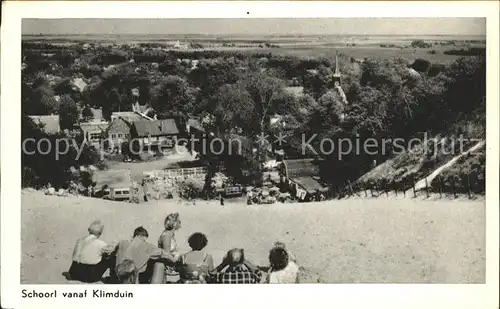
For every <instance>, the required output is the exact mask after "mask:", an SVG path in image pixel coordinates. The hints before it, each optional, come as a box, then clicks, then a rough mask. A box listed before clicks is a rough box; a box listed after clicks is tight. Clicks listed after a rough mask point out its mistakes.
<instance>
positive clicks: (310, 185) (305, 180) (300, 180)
mask: <svg viewBox="0 0 500 309" xmlns="http://www.w3.org/2000/svg"><path fill="white" fill-rule="evenodd" d="M290 180H291V181H293V182H295V183H296V184H298V185H299V186H301V187H302V188H303V189H305V190H306V191H307V192H308V193H314V192H316V190H319V191H326V190H328V188H327V187H323V186H322V185H321V183H320V182H319V181H317V180H316V179H314V178H312V177H307V176H306V177H295V178H290Z"/></svg>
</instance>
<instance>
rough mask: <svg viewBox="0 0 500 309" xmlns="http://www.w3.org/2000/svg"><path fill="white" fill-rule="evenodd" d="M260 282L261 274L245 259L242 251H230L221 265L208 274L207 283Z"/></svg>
mask: <svg viewBox="0 0 500 309" xmlns="http://www.w3.org/2000/svg"><path fill="white" fill-rule="evenodd" d="M261 280H262V272H261V271H260V270H259V269H258V268H257V267H256V266H255V265H253V264H252V263H251V262H250V261H248V260H247V259H245V253H244V251H243V249H231V250H229V252H228V253H227V255H226V256H225V257H224V260H223V261H222V263H221V264H220V265H219V266H217V267H216V269H215V270H214V271H213V272H211V273H210V281H209V283H219V284H257V283H260V282H261Z"/></svg>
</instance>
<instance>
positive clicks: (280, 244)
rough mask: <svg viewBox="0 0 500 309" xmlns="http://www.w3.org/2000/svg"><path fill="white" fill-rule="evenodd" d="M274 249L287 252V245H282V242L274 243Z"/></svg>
mask: <svg viewBox="0 0 500 309" xmlns="http://www.w3.org/2000/svg"><path fill="white" fill-rule="evenodd" d="M274 248H282V249H285V250H286V245H285V244H284V243H282V242H281V241H277V242H275V243H274Z"/></svg>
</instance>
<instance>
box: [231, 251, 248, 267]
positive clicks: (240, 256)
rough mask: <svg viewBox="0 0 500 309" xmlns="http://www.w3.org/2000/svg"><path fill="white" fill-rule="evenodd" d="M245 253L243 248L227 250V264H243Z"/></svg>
mask: <svg viewBox="0 0 500 309" xmlns="http://www.w3.org/2000/svg"><path fill="white" fill-rule="evenodd" d="M244 260H245V253H244V252H243V249H238V248H234V249H231V250H229V251H228V252H227V261H228V264H229V266H237V265H241V264H243V261H244Z"/></svg>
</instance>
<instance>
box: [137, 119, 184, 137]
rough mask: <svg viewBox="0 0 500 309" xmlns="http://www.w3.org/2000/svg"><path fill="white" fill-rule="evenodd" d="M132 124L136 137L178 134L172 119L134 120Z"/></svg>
mask: <svg viewBox="0 0 500 309" xmlns="http://www.w3.org/2000/svg"><path fill="white" fill-rule="evenodd" d="M132 126H133V127H134V128H135V132H136V133H137V136H138V137H148V136H162V135H175V134H179V130H178V129H177V125H176V124H175V121H174V119H162V120H153V121H150V120H141V121H134V123H133V125H132Z"/></svg>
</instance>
